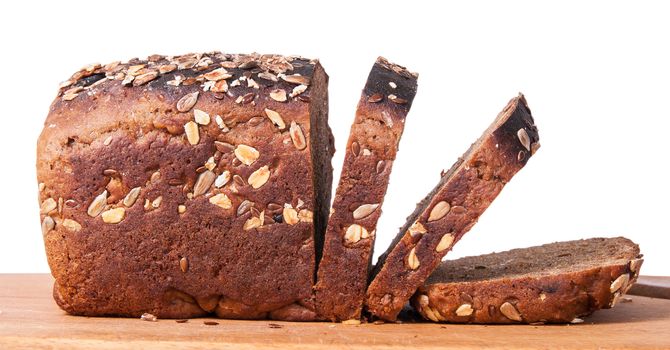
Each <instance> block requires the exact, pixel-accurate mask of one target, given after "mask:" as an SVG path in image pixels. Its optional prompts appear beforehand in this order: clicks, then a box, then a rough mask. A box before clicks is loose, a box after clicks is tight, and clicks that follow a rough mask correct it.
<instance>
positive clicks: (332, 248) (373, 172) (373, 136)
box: [315, 57, 417, 321]
mask: <svg viewBox="0 0 670 350" xmlns="http://www.w3.org/2000/svg"><path fill="white" fill-rule="evenodd" d="M416 88H417V79H416V75H413V74H411V73H409V72H408V71H407V70H406V69H404V68H402V67H400V66H398V65H395V64H392V63H389V62H388V61H386V60H385V59H384V58H381V57H380V58H379V59H378V60H377V62H376V63H375V64H374V65H373V67H372V70H371V72H370V75H369V77H368V80H367V83H366V85H365V88H364V90H363V93H362V95H361V99H360V101H359V103H358V109H357V111H356V118H355V120H354V123H353V125H352V127H351V132H350V134H349V140H348V142H347V148H346V151H345V156H344V165H343V167H342V174H341V176H340V183H339V185H338V187H337V193H336V195H335V199H334V202H333V205H332V210H331V216H330V218H329V220H328V228H327V230H326V236H325V245H324V251H323V258H322V260H321V262H320V265H319V270H318V277H317V284H316V286H315V293H316V306H317V312H318V313H319V315H321V316H323V317H325V318H327V319H330V320H332V321H338V320H348V319H358V318H360V314H361V309H362V306H363V299H364V297H365V287H366V282H367V276H368V272H369V269H370V259H371V255H372V248H373V246H374V238H375V228H376V225H377V220H378V219H379V216H380V215H381V205H382V203H383V201H384V195H385V193H386V188H387V185H388V180H389V176H390V174H391V167H392V165H393V161H394V160H395V157H396V152H397V149H398V143H399V141H400V137H401V135H402V132H403V129H404V126H405V117H406V116H407V112H408V111H409V108H410V106H411V103H412V100H413V99H414V96H415V94H416ZM389 95H395V96H396V98H394V97H393V96H392V97H391V98H389V97H388V96H389ZM394 100H395V102H394ZM370 204H372V205H376V206H377V207H376V208H375V209H374V210H373V211H372V212H371V213H369V214H368V215H366V216H364V217H360V218H355V217H354V216H353V213H354V211H355V210H356V209H357V208H359V207H360V206H361V205H370ZM351 225H360V226H361V227H363V228H364V229H365V232H366V233H367V235H368V236H367V237H356V238H355V239H353V240H347V239H345V232H346V231H347V229H348V228H349V227H350V226H351ZM359 239H360V240H359Z"/></svg>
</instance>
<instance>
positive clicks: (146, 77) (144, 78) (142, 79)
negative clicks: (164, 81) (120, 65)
mask: <svg viewBox="0 0 670 350" xmlns="http://www.w3.org/2000/svg"><path fill="white" fill-rule="evenodd" d="M156 77H158V72H156V71H149V72H147V73H144V74H141V75H138V76H136V77H135V80H133V86H140V85H144V84H146V83H148V82H150V81H152V80H154V79H156Z"/></svg>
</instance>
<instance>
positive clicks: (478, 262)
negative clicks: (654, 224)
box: [412, 237, 643, 323]
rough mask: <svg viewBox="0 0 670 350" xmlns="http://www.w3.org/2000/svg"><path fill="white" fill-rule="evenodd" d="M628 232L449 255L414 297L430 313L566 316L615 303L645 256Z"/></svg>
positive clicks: (530, 319)
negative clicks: (490, 252)
mask: <svg viewBox="0 0 670 350" xmlns="http://www.w3.org/2000/svg"><path fill="white" fill-rule="evenodd" d="M641 257H642V256H641V255H640V249H639V247H638V246H637V244H635V243H633V242H632V241H630V240H628V239H626V238H623V237H617V238H591V239H585V240H578V241H568V242H559V243H551V244H545V245H541V246H537V247H530V248H521V249H513V250H509V251H506V252H501V253H493V254H487V255H480V256H471V257H466V258H461V259H458V260H453V261H445V262H443V263H441V264H440V266H439V267H438V268H437V270H435V272H433V274H432V275H430V277H429V278H428V280H427V281H426V283H425V284H424V285H423V286H421V287H420V288H419V290H418V291H417V292H416V294H415V295H414V297H413V298H412V306H414V308H415V309H416V310H417V311H418V312H419V313H420V314H421V315H422V316H423V317H425V318H426V319H428V320H432V321H435V322H458V323H564V322H579V321H580V319H579V317H582V316H586V315H589V314H591V313H593V312H594V311H595V310H598V309H608V308H611V307H613V306H614V305H615V304H616V303H617V301H618V300H619V299H620V297H621V296H622V295H623V294H624V293H626V292H627V291H628V289H629V288H630V287H631V286H632V285H633V283H635V280H636V279H637V276H638V274H639V272H640V266H641V265H642V261H643V260H642V259H641Z"/></svg>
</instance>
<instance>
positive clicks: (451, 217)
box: [366, 94, 540, 321]
mask: <svg viewBox="0 0 670 350" xmlns="http://www.w3.org/2000/svg"><path fill="white" fill-rule="evenodd" d="M538 141H539V136H538V133H537V128H536V127H535V123H534V121H533V118H532V116H531V113H530V109H529V108H528V105H527V104H526V99H525V98H524V97H523V95H521V94H519V96H518V97H515V98H513V99H512V100H511V101H510V102H509V103H508V104H507V106H506V107H505V109H504V110H503V111H502V112H501V113H500V114H499V115H498V117H497V118H496V119H495V121H494V122H493V124H491V126H489V128H488V129H487V130H486V131H485V132H484V134H483V135H482V136H481V137H480V138H479V140H477V141H476V142H475V143H474V144H473V145H472V146H471V147H470V149H469V150H468V151H467V152H466V153H465V154H464V155H463V156H462V157H461V158H459V160H458V161H457V162H456V164H454V165H453V166H452V168H451V169H450V170H449V171H448V172H446V173H445V174H443V176H442V179H441V180H440V182H439V183H438V185H437V186H436V187H435V188H434V189H433V191H431V192H430V193H429V194H428V196H426V198H424V199H423V200H422V201H421V202H420V203H419V204H418V205H417V208H416V210H415V211H414V213H412V215H410V216H409V217H408V220H407V223H406V224H405V225H404V226H403V227H402V228H401V230H400V232H399V233H398V235H397V236H396V237H395V239H394V240H393V242H392V243H391V245H390V246H389V248H388V250H387V251H386V252H385V253H384V254H383V255H382V256H381V257H380V258H379V261H378V262H377V264H376V266H375V268H374V269H373V273H372V275H371V283H370V285H369V286H368V289H367V300H366V305H367V309H368V310H369V311H370V312H371V313H372V315H374V316H376V317H378V318H381V319H384V320H389V321H393V320H395V319H396V317H397V315H398V313H399V312H400V310H401V309H402V308H403V305H405V303H406V302H407V301H408V300H409V299H410V297H411V296H412V294H414V292H415V291H416V289H417V288H418V287H419V286H421V284H422V283H423V282H424V281H425V280H426V278H428V276H429V275H430V274H431V272H433V270H434V269H435V268H436V267H437V265H438V264H439V263H440V260H441V259H442V257H444V255H446V254H447V252H449V250H450V249H451V247H452V245H453V244H454V243H456V242H457V241H458V240H459V239H460V238H461V237H462V236H463V234H465V233H466V232H468V231H469V230H470V228H471V227H472V226H473V225H474V224H475V223H476V222H477V219H478V218H479V216H480V215H481V214H482V213H483V212H484V210H486V208H487V207H488V206H489V204H490V203H491V202H492V201H493V200H494V199H495V198H496V196H497V195H498V193H500V191H501V190H502V188H503V186H504V185H505V184H506V183H507V182H509V181H510V180H511V179H512V177H513V176H514V174H516V173H517V172H518V171H519V170H520V169H521V168H523V166H524V165H526V162H527V161H528V159H529V158H530V157H531V155H532V154H533V153H535V151H536V150H537V149H538V147H539V145H540V144H539V143H538Z"/></svg>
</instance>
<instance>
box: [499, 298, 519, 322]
mask: <svg viewBox="0 0 670 350" xmlns="http://www.w3.org/2000/svg"><path fill="white" fill-rule="evenodd" d="M500 312H501V313H502V314H503V315H504V316H505V317H507V318H509V319H510V320H512V321H518V322H521V314H520V313H519V310H517V309H516V307H514V305H512V304H511V303H510V302H508V301H506V302H504V303H503V304H502V305H500Z"/></svg>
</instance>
